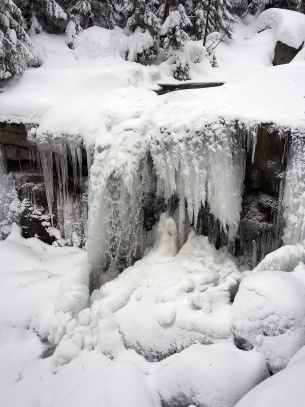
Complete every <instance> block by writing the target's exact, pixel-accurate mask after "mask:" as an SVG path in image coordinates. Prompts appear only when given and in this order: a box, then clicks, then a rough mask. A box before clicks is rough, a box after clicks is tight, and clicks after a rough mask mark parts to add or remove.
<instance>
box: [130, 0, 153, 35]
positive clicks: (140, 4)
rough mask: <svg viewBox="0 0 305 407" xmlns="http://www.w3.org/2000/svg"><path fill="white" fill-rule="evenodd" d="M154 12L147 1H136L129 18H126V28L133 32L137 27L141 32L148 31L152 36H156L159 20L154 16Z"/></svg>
mask: <svg viewBox="0 0 305 407" xmlns="http://www.w3.org/2000/svg"><path fill="white" fill-rule="evenodd" d="M155 13H156V10H155V9H154V7H153V5H152V4H151V2H149V1H145V0H136V1H135V2H134V9H133V12H132V14H131V16H130V17H129V18H128V20H127V23H126V27H128V28H129V29H130V31H131V32H134V31H135V29H136V28H137V27H140V28H142V29H143V30H146V29H148V30H149V32H150V33H151V34H152V35H156V34H157V32H158V30H159V28H160V22H159V18H158V17H157V16H156V14H155Z"/></svg>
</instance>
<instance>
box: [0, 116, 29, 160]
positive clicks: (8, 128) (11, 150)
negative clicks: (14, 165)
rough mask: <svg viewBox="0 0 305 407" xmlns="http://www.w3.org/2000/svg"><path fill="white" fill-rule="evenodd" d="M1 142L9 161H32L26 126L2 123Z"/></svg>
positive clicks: (0, 126)
mask: <svg viewBox="0 0 305 407" xmlns="http://www.w3.org/2000/svg"><path fill="white" fill-rule="evenodd" d="M0 140H1V143H2V146H3V152H4V157H5V159H6V160H7V161H11V160H12V161H20V160H26V161H30V150H29V144H28V141H27V136H26V128H25V125H24V124H16V123H0Z"/></svg>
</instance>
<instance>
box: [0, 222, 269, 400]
mask: <svg viewBox="0 0 305 407" xmlns="http://www.w3.org/2000/svg"><path fill="white" fill-rule="evenodd" d="M174 232H175V225H174V223H173V221H172V220H171V219H170V218H169V217H166V216H163V217H162V219H161V223H160V227H159V232H158V234H157V235H158V240H157V241H156V243H155V245H154V247H153V248H152V249H151V251H150V252H148V253H147V255H146V256H145V257H144V258H143V259H142V260H141V261H139V262H137V263H136V264H135V266H133V267H131V268H129V269H127V270H125V271H124V272H123V273H122V274H121V276H120V277H119V278H117V279H116V280H114V281H112V282H109V283H107V284H106V285H104V286H103V287H102V288H101V289H100V290H99V291H96V292H95V293H93V295H92V298H91V302H92V305H91V308H89V307H88V299H89V298H88V288H87V287H88V272H89V265H88V263H87V255H86V252H85V251H83V250H81V249H77V248H71V247H64V248H58V247H52V246H48V245H46V244H44V243H42V242H40V241H39V240H38V239H36V238H32V239H24V238H22V237H21V236H20V230H19V228H18V227H17V226H16V225H14V227H13V229H12V233H11V234H10V236H9V237H8V238H7V239H6V240H5V241H2V242H0V256H1V260H2V262H1V269H0V290H1V292H0V299H1V304H0V307H1V310H2V311H1V314H0V318H1V320H0V327H1V328H0V345H1V346H0V362H1V366H2V368H1V369H0V378H1V381H0V383H1V384H0V404H1V405H6V406H10V407H17V406H19V405H20V403H21V402H22V405H23V406H24V407H31V406H33V405H36V404H37V405H39V406H41V407H53V406H58V405H61V406H64V407H71V406H73V407H81V406H83V405H84V403H85V404H89V405H90V406H93V407H94V406H97V407H100V406H107V407H108V406H109V407H117V406H118V405H119V406H126V407H130V406H133V407H134V406H139V407H140V406H147V407H150V406H151V407H160V406H161V403H162V405H171V404H170V403H174V402H175V400H185V402H187V403H196V404H197V405H206V406H211V407H214V406H215V407H222V406H224V405H226V406H234V404H235V403H236V402H237V401H238V400H239V399H240V398H241V397H242V396H243V395H245V394H246V393H247V392H248V391H249V390H250V389H251V388H252V387H253V386H255V385H256V384H258V383H259V382H260V381H262V380H264V379H265V378H266V377H267V376H268V371H267V367H266V363H265V361H264V358H263V356H262V355H261V354H259V353H258V352H256V351H254V350H253V351H251V352H244V351H241V350H239V349H237V348H236V347H235V345H234V342H233V341H232V338H231V337H230V324H231V322H230V321H231V305H230V295H231V293H233V292H235V291H236V286H237V284H238V282H239V280H240V278H241V274H240V272H239V271H238V270H237V267H236V265H235V264H234V262H233V260H232V259H231V258H230V257H229V256H228V255H227V254H226V253H225V252H224V251H217V250H216V249H215V248H214V247H213V246H212V245H210V244H209V243H208V241H207V238H205V237H198V236H197V237H196V236H195V235H194V234H193V233H192V234H191V235H190V237H189V240H188V242H187V243H186V244H185V245H184V247H183V248H182V249H181V250H180V251H179V252H178V253H177V242H176V238H177V235H176V234H175V233H174ZM17 304H18V305H17ZM192 304H194V306H193V305H192ZM90 335H93V337H92V338H90ZM182 335H183V337H181V338H180V336H182ZM194 335H195V336H197V340H196V339H194ZM201 339H203V341H202V343H203V345H199V344H197V345H193V346H190V347H189V345H192V344H193V343H194V342H200V341H201ZM139 341H140V342H139ZM210 341H212V342H217V343H216V344H213V345H207V344H206V343H209V342H210ZM128 343H129V344H130V346H129V345H128ZM54 344H58V346H57V348H56V349H55V353H54V354H53V352H54ZM173 344H175V348H174V349H173V348H172V346H173ZM185 347H187V349H185V350H182V349H183V348H185ZM134 349H136V351H137V352H135V350H134ZM153 349H154V351H153ZM179 349H180V350H182V351H181V352H180V353H178V354H175V355H172V356H170V357H167V356H168V355H170V354H172V353H175V352H176V351H177V350H179ZM162 352H163V353H162ZM141 353H142V354H143V355H144V356H145V357H143V356H141ZM8 354H9V355H10V363H9V365H8V364H7V357H8V356H7V355H8ZM149 359H153V360H156V361H155V362H149ZM160 359H163V360H162V361H161V362H159V361H157V360H160ZM4 366H5V368H4ZM179 372H180V373H179ZM219 382H221V383H222V385H221V387H219V385H218V383H219ZM118 389H119V391H118Z"/></svg>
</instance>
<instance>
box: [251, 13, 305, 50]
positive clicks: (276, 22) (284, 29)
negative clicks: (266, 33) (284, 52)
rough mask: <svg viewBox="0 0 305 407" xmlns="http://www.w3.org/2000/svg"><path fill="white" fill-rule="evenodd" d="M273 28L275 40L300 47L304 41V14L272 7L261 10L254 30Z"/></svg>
mask: <svg viewBox="0 0 305 407" xmlns="http://www.w3.org/2000/svg"><path fill="white" fill-rule="evenodd" d="M268 29H269V30H274V35H275V41H281V42H282V43H284V44H286V45H289V46H290V47H293V48H296V49H298V48H300V46H301V45H302V44H303V43H304V41H305V16H304V14H302V13H298V12H296V11H290V10H282V9H277V8H272V9H269V10H266V11H263V12H262V13H261V14H260V15H259V17H258V19H257V21H256V24H255V28H254V30H255V31H256V32H261V31H263V30H268Z"/></svg>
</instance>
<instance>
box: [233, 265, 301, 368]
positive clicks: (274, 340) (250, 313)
mask: <svg viewBox="0 0 305 407" xmlns="http://www.w3.org/2000/svg"><path fill="white" fill-rule="evenodd" d="M304 277H305V267H304V264H303V263H301V264H300V265H299V266H297V267H296V268H295V271H294V272H291V273H287V272H283V271H275V270H273V271H272V270H267V271H260V272H258V273H255V274H252V275H250V276H248V277H246V278H245V279H244V280H243V281H242V283H241V285H240V288H239V291H238V293H237V295H236V297H235V301H234V304H233V333H234V335H235V337H236V338H237V340H239V341H240V344H241V346H242V347H243V348H245V349H251V348H252V347H254V348H255V349H256V350H257V351H259V352H262V353H263V354H264V355H265V358H266V360H267V363H268V366H269V368H270V370H271V371H272V372H277V371H279V370H281V369H283V368H284V367H285V366H286V365H287V363H288V362H289V360H290V359H291V358H292V356H293V355H294V354H295V353H296V352H297V351H298V350H299V349H300V348H301V347H302V346H304V345H305V284H304Z"/></svg>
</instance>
